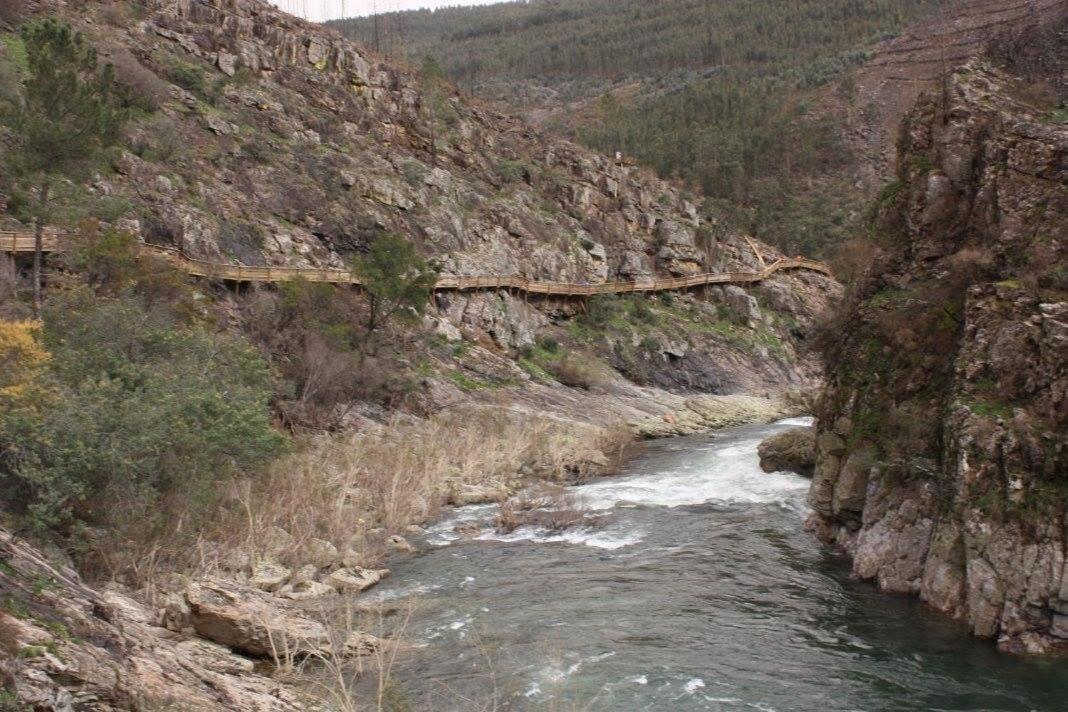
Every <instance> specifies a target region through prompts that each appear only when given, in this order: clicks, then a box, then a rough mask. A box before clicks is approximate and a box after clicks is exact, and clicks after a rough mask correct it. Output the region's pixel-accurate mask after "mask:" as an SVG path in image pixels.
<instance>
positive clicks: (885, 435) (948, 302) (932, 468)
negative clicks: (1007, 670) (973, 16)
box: [810, 38, 1068, 652]
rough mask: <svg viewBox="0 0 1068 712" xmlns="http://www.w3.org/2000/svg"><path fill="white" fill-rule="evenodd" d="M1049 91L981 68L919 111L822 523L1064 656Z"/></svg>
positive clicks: (879, 572)
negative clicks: (1044, 94)
mask: <svg viewBox="0 0 1068 712" xmlns="http://www.w3.org/2000/svg"><path fill="white" fill-rule="evenodd" d="M1064 56H1065V53H1064V44H1063V38H1062V41H1061V42H1060V43H1059V45H1058V48H1057V49H1056V50H1055V51H1054V52H1053V53H1052V54H1051V55H1050V58H1051V59H1053V60H1055V61H1053V62H1052V64H1053V66H1059V68H1060V70H1061V71H1063V57H1064ZM1057 57H1059V58H1060V59H1059V60H1057V59H1056V58H1057ZM1047 88H1048V85H1047ZM1034 91H1035V87H1034V85H1029V84H1026V83H1024V82H1022V81H1020V80H1019V79H1018V78H1016V77H1013V76H1011V75H1009V74H1007V73H1005V72H1004V71H1002V70H999V69H996V68H993V67H991V66H990V65H988V64H987V63H984V62H982V61H973V62H971V63H969V64H967V65H965V66H964V67H963V68H961V69H960V70H958V71H957V72H955V73H954V74H953V75H952V77H951V78H950V79H949V80H948V81H947V83H946V85H945V89H944V90H943V91H942V92H939V93H937V94H928V95H925V96H924V98H922V99H921V100H920V102H919V103H918V104H917V106H916V108H915V109H914V110H913V111H912V113H911V114H910V115H909V117H908V119H907V121H906V123H905V126H904V129H903V132H902V139H901V141H902V143H901V148H900V156H899V170H898V176H899V180H898V182H897V183H895V184H893V185H892V186H891V187H890V189H888V190H887V191H886V192H884V195H883V216H884V219H883V222H882V228H883V230H884V233H885V234H884V238H883V240H884V242H885V243H886V244H885V249H886V252H885V254H884V255H883V256H882V257H881V258H880V259H878V260H877V261H876V263H875V265H874V266H873V267H872V269H871V271H870V273H869V275H868V277H867V278H866V279H865V280H864V281H863V282H862V284H861V285H859V287H858V288H857V294H856V295H855V299H854V300H853V301H852V303H851V304H850V305H849V306H848V308H846V309H845V310H844V311H843V313H842V314H841V315H840V317H839V319H838V321H837V322H836V325H837V327H838V328H840V329H842V333H841V334H840V335H839V336H838V339H839V341H838V343H835V344H832V345H831V346H830V347H829V348H828V349H827V351H828V355H829V359H828V365H827V369H828V371H827V372H828V386H827V388H826V390H825V392H824V394H823V396H822V400H821V403H820V406H819V409H818V410H819V413H818V416H819V418H818V437H817V445H816V448H817V468H816V477H815V480H814V482H813V485H812V489H811V492H810V502H811V504H812V507H813V509H814V510H815V512H814V514H813V516H812V519H811V521H810V525H811V526H812V527H813V528H814V529H815V530H816V531H817V532H818V533H819V535H820V536H821V537H822V538H823V539H825V540H827V541H832V542H835V543H837V544H839V545H840V546H842V547H844V548H845V549H846V550H847V551H848V552H849V553H850V554H851V555H852V557H853V568H854V571H855V572H856V573H857V574H858V575H859V576H861V577H863V578H865V579H872V580H874V581H876V582H877V583H878V585H879V586H880V587H881V588H883V589H885V590H887V591H894V592H902V593H911V594H916V595H919V596H920V597H922V598H923V600H925V601H926V602H927V603H928V604H930V605H931V606H933V607H934V608H936V609H938V610H940V611H943V612H945V613H947V614H949V615H952V616H954V617H956V618H959V619H961V620H963V621H965V622H966V623H967V624H968V626H969V627H970V628H971V630H972V631H973V632H974V633H975V634H976V635H978V636H981V637H987V638H996V639H997V640H998V643H999V646H1000V647H1002V648H1005V649H1008V650H1014V651H1026V652H1050V651H1054V650H1060V649H1064V648H1065V647H1066V645H1068V567H1066V566H1065V562H1066V556H1068V549H1066V541H1068V508H1066V504H1068V459H1066V457H1068V441H1066V438H1065V433H1066V432H1068V400H1066V394H1068V301H1066V297H1068V281H1066V279H1065V277H1066V275H1065V258H1066V254H1065V250H1066V240H1068V224H1066V222H1065V215H1068V170H1066V165H1068V127H1066V126H1065V125H1064V124H1063V123H1060V124H1058V123H1055V121H1054V120H1053V115H1052V114H1051V111H1050V107H1051V106H1053V105H1054V104H1053V103H1051V104H1048V105H1037V106H1036V105H1035V104H1034V103H1032V102H1031V101H1030V99H1031V98H1032V97H1033V95H1034ZM1020 97H1027V98H1028V99H1029V100H1028V101H1026V102H1025V101H1022V100H1021V99H1020ZM1056 98H1057V97H1054V100H1056ZM1063 98H1064V97H1063V95H1062V96H1061V97H1059V99H1060V100H1063Z"/></svg>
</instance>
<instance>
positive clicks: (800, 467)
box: [757, 426, 816, 477]
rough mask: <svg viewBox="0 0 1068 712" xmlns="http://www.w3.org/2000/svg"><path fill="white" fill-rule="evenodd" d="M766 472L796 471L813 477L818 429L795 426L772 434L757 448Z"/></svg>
mask: <svg viewBox="0 0 1068 712" xmlns="http://www.w3.org/2000/svg"><path fill="white" fill-rule="evenodd" d="M757 452H758V453H759V454H760V469H762V470H764V472H796V473H797V474H799V475H803V476H804V477H812V474H813V473H814V472H815V469H816V429H815V428H813V427H811V426H809V427H804V428H793V429H792V430H787V431H785V432H782V433H778V434H776V435H772V436H771V437H770V438H768V439H766V440H765V441H764V442H762V443H760V447H759V448H757Z"/></svg>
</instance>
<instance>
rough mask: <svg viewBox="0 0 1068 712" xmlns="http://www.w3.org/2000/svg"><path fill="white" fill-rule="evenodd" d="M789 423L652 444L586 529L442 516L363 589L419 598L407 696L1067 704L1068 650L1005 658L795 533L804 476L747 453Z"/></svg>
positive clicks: (607, 490) (456, 703)
mask: <svg viewBox="0 0 1068 712" xmlns="http://www.w3.org/2000/svg"><path fill="white" fill-rule="evenodd" d="M798 422H801V421H783V422H781V423H776V424H773V425H766V426H748V427H741V428H732V429H728V430H723V431H720V432H717V433H715V434H712V435H706V436H700V437H688V438H679V439H674V440H665V441H659V442H655V443H652V444H650V445H649V446H648V447H647V449H646V450H645V451H644V452H643V453H642V454H641V455H640V456H639V457H637V458H635V459H634V460H633V461H632V462H631V463H629V465H628V466H627V467H626V469H625V471H624V472H623V474H622V475H621V476H617V477H614V478H609V479H603V480H599V481H595V482H592V483H589V484H585V485H581V486H578V487H575V488H573V492H574V494H575V495H576V496H577V497H579V498H580V499H581V501H582V502H583V503H584V504H585V506H586V507H587V508H588V509H589V510H591V512H596V513H598V514H600V515H602V517H603V521H602V522H601V523H600V525H599V526H596V527H590V528H588V529H579V530H571V531H567V532H565V533H563V534H557V535H550V534H547V533H546V532H543V531H537V530H530V529H520V530H517V531H516V532H513V533H512V534H510V535H506V536H501V535H497V534H496V533H495V532H494V531H493V530H492V528H490V526H489V524H490V522H491V521H492V518H493V516H494V513H495V507H467V508H463V509H459V510H455V511H453V512H452V513H451V514H450V515H449V516H448V517H447V518H446V519H445V520H444V521H442V522H441V523H439V524H438V525H436V526H434V527H433V528H432V529H431V530H430V531H429V532H428V535H427V537H426V540H425V541H422V542H420V545H421V548H422V553H420V554H417V555H415V556H411V557H408V558H406V559H398V560H395V561H394V562H392V569H393V574H394V576H393V579H392V582H391V583H387V584H386V585H384V586H382V587H381V588H380V590H378V591H377V593H376V594H375V595H376V596H377V597H378V598H380V599H382V600H386V601H393V602H397V601H409V600H410V601H414V602H415V603H414V609H413V612H412V613H411V616H410V618H409V619H408V620H407V623H406V624H405V627H404V637H405V638H406V639H407V640H408V641H409V642H410V643H412V644H413V645H415V646H418V647H417V649H416V650H414V651H412V652H409V653H406V654H404V655H402V656H401V657H400V658H399V659H398V661H397V662H396V663H395V664H394V666H393V668H392V671H391V673H392V676H393V679H394V681H395V682H396V683H397V688H398V689H401V690H403V697H404V699H405V701H406V703H407V705H406V706H407V707H408V708H410V709H412V710H419V712H423V711H424V710H450V711H451V710H464V711H465V712H466V711H467V710H492V709H502V710H623V711H629V710H670V711H674V710H680V711H682V710H762V711H765V712H771V711H773V710H776V711H784V712H785V711H786V710H797V711H809V710H812V711H816V710H820V711H824V710H826V711H830V710H880V711H882V710H1023V711H1027V710H1042V711H1046V710H1051V711H1052V710H1066V709H1068V663H1066V662H1065V661H1063V660H1032V659H1023V658H1015V657H1011V656H1008V655H1004V654H1001V653H998V652H997V651H996V650H995V649H994V646H993V645H992V644H991V643H990V642H985V641H979V640H975V639H973V638H971V637H970V636H969V635H968V633H967V631H966V629H965V628H964V626H962V625H960V624H959V623H955V622H953V621H950V620H947V619H946V618H944V617H943V616H941V615H938V614H935V613H933V612H931V611H929V610H927V609H925V608H924V606H923V605H922V604H920V603H919V602H918V601H916V600H915V599H912V598H907V597H897V596H890V595H885V594H880V593H878V592H877V591H875V590H874V588H873V587H872V586H871V585H870V584H868V583H865V582H861V581H856V580H854V579H853V578H851V576H850V573H849V564H848V561H847V560H845V559H844V558H843V557H841V556H838V555H835V554H834V553H833V552H830V551H828V550H827V549H826V548H825V547H823V546H821V545H819V544H818V543H817V542H815V541H814V540H813V539H812V538H811V536H810V535H808V534H806V533H805V532H804V531H803V529H802V525H803V522H804V518H805V514H806V504H805V493H806V490H807V487H808V482H807V481H806V480H804V479H802V478H801V477H798V476H795V475H792V474H771V475H769V474H765V473H763V472H761V470H760V468H759V467H758V464H757V455H756V448H757V445H758V443H759V442H760V441H761V440H762V439H763V438H764V437H766V436H767V435H769V434H771V433H774V432H776V431H778V430H781V429H783V428H785V427H788V426H791V425H796V424H798ZM463 522H468V523H470V522H475V523H480V524H482V525H483V528H482V529H481V533H479V534H478V535H477V538H475V539H471V538H461V537H459V536H458V535H457V534H456V533H455V531H454V527H455V526H456V525H457V524H458V523H463Z"/></svg>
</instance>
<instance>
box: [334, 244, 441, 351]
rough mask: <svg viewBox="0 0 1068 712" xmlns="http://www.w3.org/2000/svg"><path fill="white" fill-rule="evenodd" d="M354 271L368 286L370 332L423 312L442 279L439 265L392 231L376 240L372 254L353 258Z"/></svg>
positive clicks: (368, 325)
mask: <svg viewBox="0 0 1068 712" xmlns="http://www.w3.org/2000/svg"><path fill="white" fill-rule="evenodd" d="M352 271H353V273H354V274H356V276H357V277H359V278H360V281H361V282H362V283H363V288H364V289H365V290H367V297H368V302H369V305H370V310H369V312H368V317H367V324H366V328H367V334H368V335H371V334H372V333H374V332H375V331H376V330H377V329H379V328H380V327H382V326H384V325H385V324H386V323H388V322H389V321H390V320H391V319H393V318H395V317H404V316H406V315H410V316H416V315H419V314H421V313H422V312H423V309H424V308H425V307H426V305H427V302H428V301H429V300H430V295H431V293H432V292H433V290H434V285H435V284H436V283H437V280H438V272H437V269H435V268H434V267H433V266H432V265H430V264H428V263H427V262H426V260H424V259H423V258H422V257H420V256H419V253H417V252H416V251H415V247H413V246H412V244H411V243H410V242H408V241H407V240H405V239H404V238H403V237H402V236H400V235H395V234H392V233H390V234H385V235H382V236H381V237H379V238H378V239H377V240H375V242H374V244H372V245H371V250H370V252H369V253H368V255H367V256H366V257H360V258H357V259H356V260H355V261H354V262H353V266H352Z"/></svg>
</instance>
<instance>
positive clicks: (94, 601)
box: [0, 531, 309, 712]
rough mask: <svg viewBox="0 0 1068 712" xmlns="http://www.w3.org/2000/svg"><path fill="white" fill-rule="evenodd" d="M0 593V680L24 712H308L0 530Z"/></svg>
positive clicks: (219, 651)
mask: <svg viewBox="0 0 1068 712" xmlns="http://www.w3.org/2000/svg"><path fill="white" fill-rule="evenodd" d="M0 592H2V593H0V596H2V599H0V600H2V601H3V606H2V607H0V677H2V681H3V688H4V690H5V692H8V693H14V695H15V696H16V697H17V699H18V701H19V704H20V705H24V706H25V708H26V709H34V710H76V709H77V710H83V709H84V710H90V709H91V710H120V709H122V710H129V709H153V708H156V706H158V707H159V708H168V707H170V706H171V705H176V704H177V705H180V708H181V709H183V710H195V711H200V710H203V712H209V711H211V712H213V711H215V710H220V709H226V710H238V711H240V712H287V711H290V710H292V711H293V712H296V711H297V710H306V709H309V708H308V706H307V704H306V701H305V700H304V699H302V698H301V697H300V696H298V694H296V692H295V691H294V690H292V689H291V688H288V687H286V686H283V685H280V684H279V683H278V682H276V681H274V680H272V679H271V678H269V677H265V676H263V675H259V674H256V672H255V664H254V661H253V660H251V659H250V658H248V657H244V656H242V655H238V654H235V653H234V652H232V651H231V649H230V646H229V645H220V644H218V643H217V642H211V641H208V640H204V639H201V638H197V637H189V636H187V635H184V634H181V633H177V632H173V631H171V630H168V629H166V628H164V627H161V626H157V625H156V624H155V620H156V619H155V616H154V615H153V614H152V613H151V612H150V611H148V610H146V609H145V608H144V607H143V606H142V605H140V604H139V603H138V602H136V601H135V600H134V599H133V598H132V597H130V596H129V595H127V594H125V593H123V592H122V591H120V590H117V589H115V590H106V591H104V592H99V591H96V590H93V589H91V588H89V587H87V586H86V585H84V584H83V583H82V582H81V581H80V579H79V578H78V575H77V574H76V573H75V572H74V571H73V570H71V569H69V568H67V567H58V566H56V565H54V564H52V563H50V562H49V561H48V560H47V559H46V558H45V557H44V556H43V555H42V554H41V553H40V552H39V551H37V550H36V549H34V548H33V547H31V546H30V545H28V544H27V543H26V542H24V541H21V540H18V539H16V538H14V537H12V536H11V535H10V534H8V533H6V532H3V531H0ZM227 642H228V641H227ZM257 652H258V653H262V652H263V649H262V647H261V648H260V649H259V650H257ZM17 709H23V707H21V706H20V707H17Z"/></svg>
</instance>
